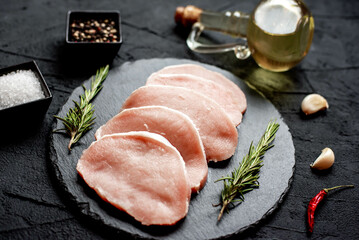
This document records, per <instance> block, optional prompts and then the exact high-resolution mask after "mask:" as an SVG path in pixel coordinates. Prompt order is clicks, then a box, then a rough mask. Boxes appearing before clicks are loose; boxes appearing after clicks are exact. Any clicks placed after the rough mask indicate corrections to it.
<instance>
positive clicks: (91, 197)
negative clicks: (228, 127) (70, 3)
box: [50, 58, 295, 239]
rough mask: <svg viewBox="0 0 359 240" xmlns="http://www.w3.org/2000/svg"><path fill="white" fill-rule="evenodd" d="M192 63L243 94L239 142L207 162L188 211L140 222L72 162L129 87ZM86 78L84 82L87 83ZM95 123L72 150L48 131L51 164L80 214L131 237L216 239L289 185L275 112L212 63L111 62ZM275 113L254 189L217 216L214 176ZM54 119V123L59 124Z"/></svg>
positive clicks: (288, 153)
mask: <svg viewBox="0 0 359 240" xmlns="http://www.w3.org/2000/svg"><path fill="white" fill-rule="evenodd" d="M184 63H193V64H199V65H202V66H204V67H206V68H208V69H210V70H214V71H217V72H220V73H221V74H223V75H225V76H226V77H227V78H229V79H230V80H231V81H233V82H234V83H236V84H237V85H238V86H239V87H240V88H241V89H242V90H243V92H244V93H245V94H246V97H247V102H248V109H247V111H246V113H245V115H244V117H243V122H242V123H241V124H240V125H239V127H237V129H238V132H239V141H238V142H239V143H238V147H237V149H236V152H235V154H234V156H233V157H232V158H231V159H230V160H228V161H224V162H220V163H211V164H210V165H209V174H208V180H207V183H206V186H205V187H204V189H202V190H201V192H200V193H199V194H198V195H194V196H192V199H191V202H190V206H189V211H188V215H187V216H186V218H184V219H183V220H181V221H180V222H179V223H177V224H176V225H175V226H150V227H147V226H142V225H141V224H140V223H138V222H137V221H135V220H134V219H133V218H132V217H130V216H128V215H127V214H126V213H124V212H122V211H119V210H117V209H116V208H114V207H113V206H111V205H110V204H108V203H106V202H104V201H103V200H102V199H100V198H99V197H98V196H97V194H96V193H95V192H94V191H93V190H92V189H90V188H89V187H88V186H87V185H86V184H85V182H84V181H83V180H82V179H81V177H79V176H78V174H77V172H76V164H77V161H78V159H79V158H80V156H81V153H82V151H83V150H84V149H86V148H87V147H88V146H89V145H90V144H91V142H92V141H94V140H95V139H94V133H95V131H96V129H97V128H98V127H100V126H101V125H103V124H105V123H106V122H107V121H108V120H109V119H110V118H111V117H113V116H114V115H115V114H117V113H118V112H119V110H120V109H121V106H122V104H123V102H124V101H125V99H126V98H127V97H128V96H129V95H130V94H131V92H132V91H134V90H135V89H137V88H138V87H140V86H143V85H144V84H145V82H146V79H147V77H148V76H149V75H150V74H151V73H153V72H155V71H157V70H159V69H161V68H163V67H165V66H168V65H174V64H184ZM89 82H90V81H89V80H88V81H86V82H85V86H87V87H88V86H89ZM82 93H83V90H82V87H78V88H76V89H75V90H74V91H73V93H72V94H71V96H70V97H69V99H68V101H67V102H66V103H65V104H64V106H63V107H62V109H61V110H60V111H59V113H58V115H59V116H65V115H66V113H67V112H68V109H69V108H70V107H73V102H72V101H73V100H76V101H77V100H78V96H79V95H80V94H82ZM93 103H94V105H95V116H96V123H95V125H94V128H93V129H92V130H91V131H90V132H88V133H87V134H86V135H84V136H83V137H82V139H81V140H80V142H79V144H78V145H76V146H75V147H74V148H73V150H72V152H71V153H69V152H68V151H67V144H68V141H69V138H68V137H67V136H65V135H63V134H55V133H54V134H52V135H51V142H50V160H51V165H52V167H53V168H54V170H55V174H56V178H57V180H58V183H59V185H60V186H61V187H62V188H63V190H64V191H65V192H66V196H64V197H66V198H67V199H68V200H70V201H71V202H72V203H73V204H74V205H76V206H77V208H78V209H79V210H80V211H81V213H82V214H84V215H86V216H88V217H89V219H92V220H93V219H94V220H97V221H100V222H101V223H103V224H105V225H107V226H110V227H113V228H115V229H118V230H120V231H124V232H126V233H128V234H130V235H132V236H133V237H139V238H150V239H152V238H154V239H218V238H223V237H228V236H230V235H233V234H236V233H240V232H242V231H244V230H245V229H247V228H248V227H250V226H253V225H255V224H257V223H259V221H260V220H262V219H263V218H265V217H266V216H267V215H269V214H270V213H272V212H273V210H274V209H275V208H276V207H277V206H278V205H279V203H280V202H281V201H282V199H283V197H284V195H285V194H286V192H287V191H288V189H289V187H290V183H291V180H292V176H293V171H294V166H295V157H294V146H293V141H292V137H291V134H290V132H289V129H288V127H287V125H286V124H285V123H284V121H283V120H282V118H281V116H280V114H279V112H278V111H277V110H276V109H275V107H274V106H273V105H272V104H271V103H270V102H269V101H268V100H266V99H265V98H263V97H262V96H261V95H260V94H259V93H257V92H256V91H255V90H253V89H251V88H249V87H248V86H247V85H246V84H245V83H244V82H243V81H242V80H241V79H239V78H237V77H236V76H234V75H233V74H231V73H230V72H227V71H224V70H222V69H220V68H217V67H215V66H210V65H207V64H203V63H199V62H194V61H191V60H184V59H173V58H167V59H146V60H138V61H135V62H126V63H124V64H123V65H121V66H120V67H115V68H112V69H111V70H110V72H109V75H108V77H107V79H106V80H105V82H104V87H103V89H102V91H101V93H100V94H99V95H98V96H97V98H96V99H95V100H94V102H93ZM272 119H277V121H278V123H279V124H280V128H279V131H278V133H277V137H276V140H275V142H274V144H275V146H274V147H273V148H272V149H271V150H269V151H268V152H267V153H266V155H265V157H264V162H263V163H264V166H263V167H262V169H261V172H260V178H259V184H260V187H259V188H258V189H255V190H253V191H252V192H249V193H247V194H245V201H244V202H243V203H241V204H240V205H239V206H237V207H235V208H234V209H232V210H231V211H230V214H225V215H224V216H223V218H222V220H221V221H220V222H217V216H218V213H219V210H220V209H219V207H213V206H212V204H216V203H218V202H219V200H220V198H219V197H220V193H221V189H222V187H223V186H222V185H223V184H222V183H221V182H218V183H214V181H215V180H216V179H218V178H220V177H222V176H224V175H227V174H228V173H230V171H231V170H232V169H234V168H235V167H237V166H238V163H239V162H240V161H241V160H242V158H243V156H244V155H245V154H246V153H247V151H248V148H249V145H250V143H251V141H254V143H255V144H256V143H257V142H258V140H259V138H260V137H261V135H262V134H263V132H264V130H265V127H266V126H267V124H268V122H269V121H270V120H272ZM62 127H63V126H62V123H61V122H59V121H58V120H55V122H54V128H62Z"/></svg>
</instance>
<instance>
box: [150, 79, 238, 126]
mask: <svg viewBox="0 0 359 240" xmlns="http://www.w3.org/2000/svg"><path fill="white" fill-rule="evenodd" d="M146 85H165V86H174V87H185V88H189V89H192V90H194V91H198V92H199V93H202V94H203V95H206V96H207V97H209V98H211V99H213V100H214V101H215V102H217V103H218V104H219V105H220V106H221V107H222V108H223V109H224V111H225V112H226V113H227V114H228V116H229V118H230V119H231V120H232V122H233V124H234V125H235V126H237V125H239V124H240V123H241V121H242V112H241V108H239V106H241V102H240V101H241V100H242V98H233V97H232V96H231V95H232V92H231V91H229V90H228V88H226V87H224V86H223V85H221V84H218V83H215V82H213V81H210V80H206V79H205V78H202V77H198V76H195V75H191V74H157V75H155V76H153V77H151V78H149V79H148V80H147V83H146Z"/></svg>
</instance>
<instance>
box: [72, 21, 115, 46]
mask: <svg viewBox="0 0 359 240" xmlns="http://www.w3.org/2000/svg"><path fill="white" fill-rule="evenodd" d="M115 25H116V24H115V22H114V21H112V20H109V19H97V20H94V19H90V20H87V19H86V20H74V21H73V22H72V23H71V24H70V33H71V36H70V38H71V41H74V42H79V41H81V42H97V43H98V42H117V39H118V37H119V36H118V31H117V29H116V28H115Z"/></svg>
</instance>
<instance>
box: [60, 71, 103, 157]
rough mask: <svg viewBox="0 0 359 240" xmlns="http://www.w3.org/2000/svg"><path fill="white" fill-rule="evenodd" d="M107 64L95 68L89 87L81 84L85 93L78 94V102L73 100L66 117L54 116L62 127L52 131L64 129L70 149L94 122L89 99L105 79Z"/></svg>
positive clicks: (95, 93)
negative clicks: (72, 105) (68, 138)
mask: <svg viewBox="0 0 359 240" xmlns="http://www.w3.org/2000/svg"><path fill="white" fill-rule="evenodd" d="M108 70H109V66H108V65H107V66H105V67H102V68H100V69H98V70H97V72H96V76H95V78H92V80H91V89H90V90H88V89H86V87H85V86H84V85H82V87H83V89H84V91H85V93H84V94H83V95H81V96H80V102H79V103H78V102H76V101H73V102H74V104H75V106H74V107H73V108H70V109H69V112H68V113H67V114H66V117H64V118H61V117H59V116H54V117H55V118H57V119H59V120H61V121H62V123H63V124H64V128H61V129H56V130H54V132H59V131H64V132H65V133H67V134H68V135H69V136H70V137H71V139H70V142H69V144H68V146H67V148H68V149H69V150H70V151H71V147H72V145H73V144H75V143H77V142H78V141H79V140H80V138H81V137H82V135H83V134H84V133H86V132H87V131H89V130H90V129H91V126H92V125H93V124H94V123H95V122H94V120H95V117H93V114H94V112H95V110H94V109H93V105H92V104H91V101H92V100H93V99H94V97H95V96H96V95H97V94H98V93H99V92H100V90H101V89H102V83H103V81H104V80H105V79H106V77H107V74H108Z"/></svg>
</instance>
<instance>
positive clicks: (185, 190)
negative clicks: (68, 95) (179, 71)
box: [77, 132, 191, 225]
mask: <svg viewBox="0 0 359 240" xmlns="http://www.w3.org/2000/svg"><path fill="white" fill-rule="evenodd" d="M77 171H78V172H79V174H80V175H81V176H82V178H83V179H84V180H85V182H86V183H87V184H88V185H89V186H90V187H91V188H93V189H94V190H95V191H96V192H97V194H98V195H99V196H100V197H101V198H102V199H104V200H105V201H107V202H109V203H111V204H112V205H114V206H115V207H117V208H118V209H120V210H123V211H125V212H127V213H128V214H129V215H131V216H133V217H134V218H135V219H136V220H138V221H139V222H141V223H142V224H144V225H173V224H175V223H176V222H177V221H179V220H180V219H182V218H184V217H185V216H186V214H187V211H188V205H189V200H190V196H191V190H190V187H189V182H188V178H187V174H186V170H185V166H184V162H183V159H182V157H181V155H180V154H179V152H178V151H177V150H176V148H174V147H173V146H172V145H171V144H170V143H169V142H168V141H167V140H166V139H165V138H164V137H162V136H160V135H158V134H155V133H149V132H130V133H118V134H113V135H107V136H104V137H103V138H101V139H100V140H98V141H95V142H93V143H92V144H91V145H90V147H89V148H88V149H86V150H85V151H84V152H83V154H82V156H81V158H80V160H79V162H78V163H77Z"/></svg>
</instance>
